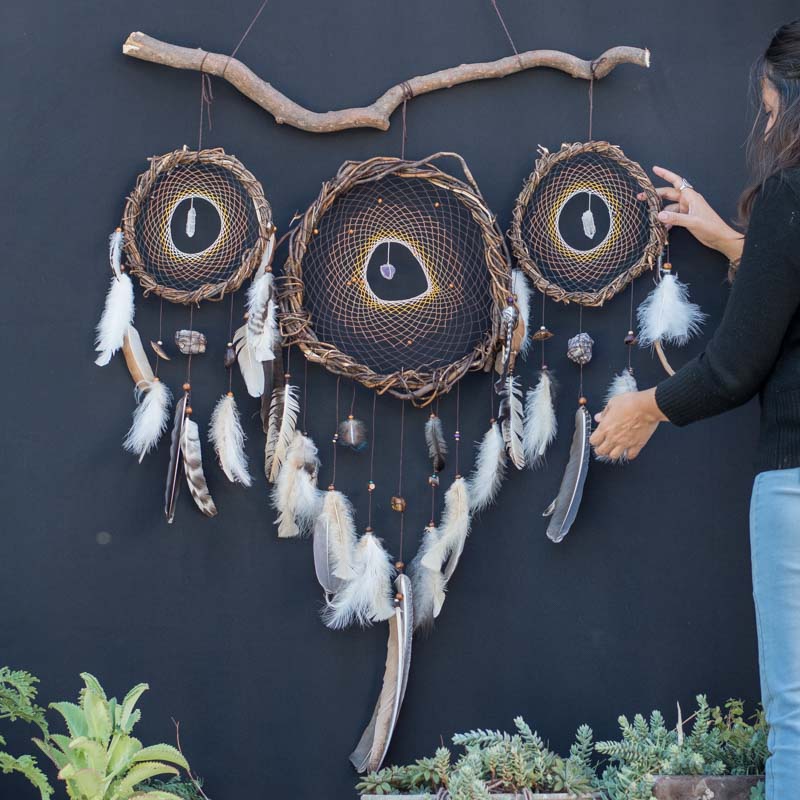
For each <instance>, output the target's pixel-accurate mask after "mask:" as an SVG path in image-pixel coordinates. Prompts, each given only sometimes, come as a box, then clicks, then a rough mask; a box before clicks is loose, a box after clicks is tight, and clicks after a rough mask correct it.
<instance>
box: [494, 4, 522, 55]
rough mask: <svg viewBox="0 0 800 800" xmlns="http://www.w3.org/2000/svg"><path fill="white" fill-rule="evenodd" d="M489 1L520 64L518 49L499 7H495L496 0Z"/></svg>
mask: <svg viewBox="0 0 800 800" xmlns="http://www.w3.org/2000/svg"><path fill="white" fill-rule="evenodd" d="M491 3H492V6H493V7H494V10H495V13H496V14H497V18H498V19H499V20H500V24H501V25H502V26H503V30H504V31H505V33H506V38H507V39H508V43H509V44H510V45H511V49H512V50H513V51H514V55H515V56H516V57H517V58H518V59H519V61H520V64H521V63H522V59H520V57H519V51H518V50H517V46H516V45H515V44H514V40H513V39H512V38H511V34H510V33H509V30H508V26H507V25H506V21H505V20H504V19H503V15H502V14H501V13H500V9H499V8H498V7H497V0H491Z"/></svg>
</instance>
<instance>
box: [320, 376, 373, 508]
mask: <svg viewBox="0 0 800 800" xmlns="http://www.w3.org/2000/svg"><path fill="white" fill-rule="evenodd" d="M341 380H342V377H341V375H337V376H336V404H335V405H336V412H335V413H336V417H335V419H334V421H333V438H332V439H331V443H332V444H333V448H332V452H331V455H332V457H331V461H332V462H333V474H332V475H331V485H330V487H329V488H331V489H332V488H333V487H334V486H335V485H336V451H337V450H338V449H339V447H338V445H339V383H340V382H341ZM371 496H372V495H371V494H370V497H371Z"/></svg>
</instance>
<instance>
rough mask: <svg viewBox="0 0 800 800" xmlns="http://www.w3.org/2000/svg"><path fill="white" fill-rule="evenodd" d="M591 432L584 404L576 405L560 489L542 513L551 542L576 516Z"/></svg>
mask: <svg viewBox="0 0 800 800" xmlns="http://www.w3.org/2000/svg"><path fill="white" fill-rule="evenodd" d="M591 435H592V418H591V415H590V414H589V411H588V410H587V408H586V406H578V410H577V411H576V412H575V433H574V434H573V436H572V445H571V446H570V449H569V461H568V462H567V466H566V469H565V470H564V477H563V478H562V479H561V488H560V489H559V490H558V495H557V496H556V499H555V500H553V502H552V503H551V504H550V505H549V506H548V507H547V509H546V510H545V511H544V513H543V514H542V516H543V517H550V518H551V519H550V524H549V525H548V526H547V536H548V538H549V539H551V540H552V541H554V542H560V541H561V540H562V539H563V538H564V537H565V536H566V535H567V534H568V533H569V529H570V528H571V527H572V523H573V522H575V518H576V517H577V515H578V509H579V508H580V504H581V498H582V497H583V486H584V484H585V483H586V475H587V473H588V471H589V450H590V447H589V437H590V436H591Z"/></svg>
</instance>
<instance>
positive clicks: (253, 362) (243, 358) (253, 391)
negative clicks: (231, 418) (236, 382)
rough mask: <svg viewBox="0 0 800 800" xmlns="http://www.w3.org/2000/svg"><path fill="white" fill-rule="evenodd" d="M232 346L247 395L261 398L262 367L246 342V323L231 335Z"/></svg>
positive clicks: (262, 387)
mask: <svg viewBox="0 0 800 800" xmlns="http://www.w3.org/2000/svg"><path fill="white" fill-rule="evenodd" d="M233 344H234V347H235V348H236V360H237V361H238V362H239V371H240V372H241V373H242V378H244V384H245V386H246V387H247V393H248V394H249V395H250V397H261V395H262V394H264V367H262V366H261V362H260V361H259V360H258V359H257V358H256V356H255V353H254V352H253V348H252V347H250V344H249V342H248V339H247V323H245V324H244V325H242V326H241V327H240V328H237V329H236V333H234V334H233Z"/></svg>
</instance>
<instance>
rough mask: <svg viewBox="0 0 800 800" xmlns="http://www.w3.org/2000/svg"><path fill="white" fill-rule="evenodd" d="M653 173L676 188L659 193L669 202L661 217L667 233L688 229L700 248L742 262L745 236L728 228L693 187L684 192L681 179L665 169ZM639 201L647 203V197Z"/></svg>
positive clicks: (663, 188) (654, 170)
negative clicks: (702, 247)
mask: <svg viewBox="0 0 800 800" xmlns="http://www.w3.org/2000/svg"><path fill="white" fill-rule="evenodd" d="M653 172H655V174H656V175H658V177H659V178H663V179H664V180H665V181H667V182H668V183H670V184H672V185H671V186H662V187H660V188H658V189H656V191H657V192H658V196H659V197H660V198H661V199H662V200H664V201H668V205H666V206H665V207H664V209H663V211H661V213H660V214H659V215H658V218H659V219H660V220H661V221H662V222H663V223H664V224H665V225H666V226H667V229H669V228H672V227H673V226H675V225H677V226H678V227H681V228H686V230H687V231H689V233H691V234H692V236H694V238H695V239H697V241H698V242H700V244H703V245H705V246H706V247H710V248H712V249H713V250H718V251H719V252H720V253H722V254H723V255H724V256H725V257H726V258H727V259H728V261H733V262H736V261H738V260H739V259H740V258H741V257H742V248H743V247H744V236H743V235H742V234H741V233H740V232H739V231H737V230H735V229H734V228H732V227H731V226H730V225H728V224H727V223H726V222H725V221H724V220H723V219H722V217H720V215H719V214H717V212H716V211H714V209H713V208H711V206H710V205H709V204H708V203H707V202H706V199H705V198H704V197H703V195H701V194H700V193H699V192H697V191H695V190H694V189H692V188H689V187H686V188H684V189H681V184H682V183H683V178H681V176H680V175H677V174H676V173H674V172H670V170H668V169H664V168H663V167H653ZM639 197H640V199H644V195H640V196H639Z"/></svg>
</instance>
